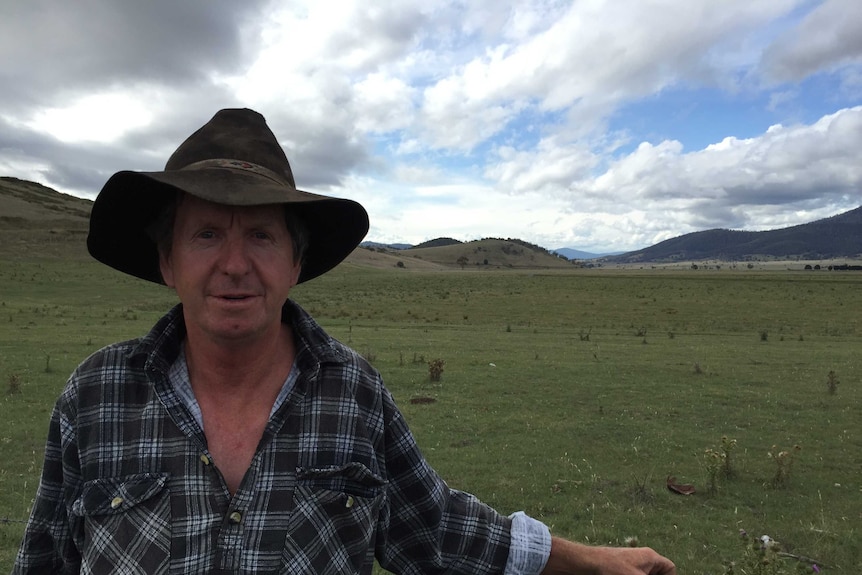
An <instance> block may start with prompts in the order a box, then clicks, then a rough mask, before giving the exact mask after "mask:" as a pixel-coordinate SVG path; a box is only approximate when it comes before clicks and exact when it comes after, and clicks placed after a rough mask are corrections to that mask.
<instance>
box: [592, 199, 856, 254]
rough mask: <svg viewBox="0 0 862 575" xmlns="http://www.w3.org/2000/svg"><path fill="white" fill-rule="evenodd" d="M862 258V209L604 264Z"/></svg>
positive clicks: (708, 235)
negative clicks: (861, 256)
mask: <svg viewBox="0 0 862 575" xmlns="http://www.w3.org/2000/svg"><path fill="white" fill-rule="evenodd" d="M860 255H862V207H859V208H856V209H854V210H850V211H849V212H844V213H843V214H838V215H836V216H832V217H831V218H824V219H822V220H816V221H814V222H810V223H807V224H801V225H798V226H791V227H788V228H781V229H776V230H768V231H762V232H745V231H734V230H722V229H714V230H706V231H702V232H694V233H690V234H685V235H683V236H679V237H676V238H672V239H669V240H665V241H663V242H660V243H658V244H655V245H654V246H650V247H648V248H644V249H642V250H638V251H634V252H628V253H625V254H622V255H618V256H609V257H605V258H602V261H603V262H609V263H642V262H655V263H667V262H678V261H692V260H695V261H696V260H707V259H710V260H722V261H746V260H755V259H773V260H796V259H800V260H820V259H831V258H858V257H859V256H860Z"/></svg>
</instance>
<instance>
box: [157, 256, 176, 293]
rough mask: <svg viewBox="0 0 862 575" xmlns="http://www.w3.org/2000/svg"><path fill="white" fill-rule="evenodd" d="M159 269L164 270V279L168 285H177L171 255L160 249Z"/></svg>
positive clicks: (171, 286)
mask: <svg viewBox="0 0 862 575" xmlns="http://www.w3.org/2000/svg"><path fill="white" fill-rule="evenodd" d="M159 271H161V272H162V279H163V280H164V282H165V285H166V286H168V287H169V288H174V287H176V286H175V284H174V268H173V266H172V265H171V256H169V255H167V256H166V255H165V253H164V252H163V251H162V250H159Z"/></svg>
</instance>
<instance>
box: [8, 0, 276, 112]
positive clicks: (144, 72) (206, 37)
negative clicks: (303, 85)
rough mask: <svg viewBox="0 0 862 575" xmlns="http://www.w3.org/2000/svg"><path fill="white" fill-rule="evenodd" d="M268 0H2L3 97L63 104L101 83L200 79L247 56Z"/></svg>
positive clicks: (17, 107)
mask: <svg viewBox="0 0 862 575" xmlns="http://www.w3.org/2000/svg"><path fill="white" fill-rule="evenodd" d="M263 4H264V2H263V0H243V1H242V2H227V1H210V0H183V1H181V2H177V1H173V0H148V1H145V2H114V1H112V0H80V1H76V2H54V1H49V0H26V1H21V2H19V1H12V2H4V3H3V7H2V8H0V54H2V62H3V65H2V67H0V85H2V86H3V87H4V88H3V90H2V92H0V104H2V105H3V109H4V111H5V112H6V113H15V112H18V111H21V110H26V109H27V108H29V107H31V106H39V105H42V106H44V105H55V106H56V105H59V104H61V103H62V101H63V99H64V98H66V97H68V96H69V95H74V94H81V93H84V92H92V91H94V90H96V89H98V88H99V87H105V88H107V87H112V88H116V87H119V86H124V85H136V84H142V83H143V84H163V85H165V86H170V87H179V86H183V85H189V84H192V83H200V82H201V80H202V79H205V78H207V76H208V75H209V74H211V73H213V72H215V71H221V72H230V71H233V70H236V69H238V68H241V67H242V66H243V65H244V64H246V57H247V56H248V57H250V55H251V52H252V51H253V50H252V48H253V43H254V42H255V41H256V40H254V39H255V38H256V37H257V34H254V33H252V32H253V30H252V29H251V24H250V22H251V19H252V18H253V17H254V16H256V15H258V14H259V12H260V10H261V6H262V5H263Z"/></svg>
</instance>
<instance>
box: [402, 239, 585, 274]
mask: <svg viewBox="0 0 862 575" xmlns="http://www.w3.org/2000/svg"><path fill="white" fill-rule="evenodd" d="M442 240H443V241H442V242H438V241H437V240H431V241H430V242H425V243H424V244H420V246H427V245H429V244H430V245H434V246H436V247H420V246H417V247H414V248H408V249H406V250H401V252H399V253H401V254H403V255H406V256H411V257H415V258H419V259H421V260H425V261H430V262H434V263H437V264H440V265H445V266H449V267H461V268H464V269H466V268H482V269H488V268H522V269H527V268H571V267H572V262H570V261H568V260H567V259H565V258H564V257H561V256H557V255H555V254H552V253H551V252H549V251H548V250H546V249H545V248H542V247H540V246H537V245H533V244H530V243H528V242H524V241H522V240H517V239H500V238H486V239H482V240H475V241H472V242H454V243H452V241H451V240H450V241H446V238H442Z"/></svg>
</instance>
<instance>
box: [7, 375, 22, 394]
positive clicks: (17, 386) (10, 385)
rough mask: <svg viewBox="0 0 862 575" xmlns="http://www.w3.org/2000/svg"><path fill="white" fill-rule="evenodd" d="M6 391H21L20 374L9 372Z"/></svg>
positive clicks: (14, 392) (11, 392) (9, 392)
mask: <svg viewBox="0 0 862 575" xmlns="http://www.w3.org/2000/svg"><path fill="white" fill-rule="evenodd" d="M6 393H8V394H9V395H13V394H16V393H21V376H20V375H18V374H17V373H10V374H9V380H8V381H7V388H6Z"/></svg>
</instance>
